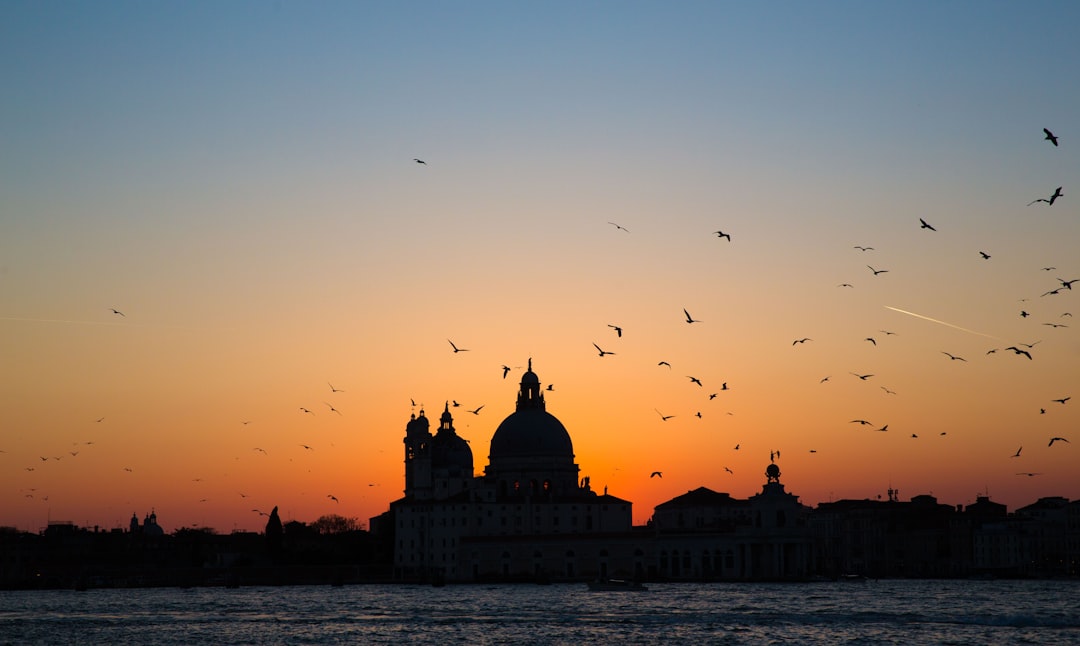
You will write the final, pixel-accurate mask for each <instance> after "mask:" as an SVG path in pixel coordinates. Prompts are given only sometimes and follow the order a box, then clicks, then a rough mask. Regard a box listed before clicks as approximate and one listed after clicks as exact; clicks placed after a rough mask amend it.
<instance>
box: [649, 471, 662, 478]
mask: <svg viewBox="0 0 1080 646" xmlns="http://www.w3.org/2000/svg"><path fill="white" fill-rule="evenodd" d="M649 477H650V478H663V477H664V474H663V473H660V472H659V471H653V472H652V473H650V474H649Z"/></svg>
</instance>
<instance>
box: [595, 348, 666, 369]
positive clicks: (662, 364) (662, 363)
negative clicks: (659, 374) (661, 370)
mask: <svg viewBox="0 0 1080 646" xmlns="http://www.w3.org/2000/svg"><path fill="white" fill-rule="evenodd" d="M593 345H596V344H595V343H594V344H593ZM656 365H658V366H667V367H668V368H670V367H671V364H670V363H668V362H667V361H661V362H660V363H658V364H656Z"/></svg>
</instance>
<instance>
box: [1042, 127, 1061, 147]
mask: <svg viewBox="0 0 1080 646" xmlns="http://www.w3.org/2000/svg"><path fill="white" fill-rule="evenodd" d="M1043 132H1044V133H1046V136H1045V137H1043V139H1044V140H1046V141H1049V142H1050V143H1052V144H1054V147H1057V145H1058V142H1057V140H1058V138H1057V136H1056V135H1055V134H1054V133H1052V132H1050V129H1049V128H1043Z"/></svg>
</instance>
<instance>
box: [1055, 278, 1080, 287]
mask: <svg viewBox="0 0 1080 646" xmlns="http://www.w3.org/2000/svg"><path fill="white" fill-rule="evenodd" d="M1078 280H1080V278H1073V279H1072V280H1062V279H1060V278H1058V282H1059V283H1061V286H1062V287H1064V288H1065V289H1072V285H1073V283H1075V282H1076V281H1078Z"/></svg>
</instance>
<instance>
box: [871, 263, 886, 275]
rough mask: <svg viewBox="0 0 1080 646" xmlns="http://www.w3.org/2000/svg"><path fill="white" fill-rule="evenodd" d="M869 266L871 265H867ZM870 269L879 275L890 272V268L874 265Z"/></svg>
mask: <svg viewBox="0 0 1080 646" xmlns="http://www.w3.org/2000/svg"><path fill="white" fill-rule="evenodd" d="M867 267H870V265H867ZM870 271H872V272H874V275H875V276H877V275H878V274H885V273H888V272H889V270H888V269H874V268H873V267H870Z"/></svg>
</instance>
